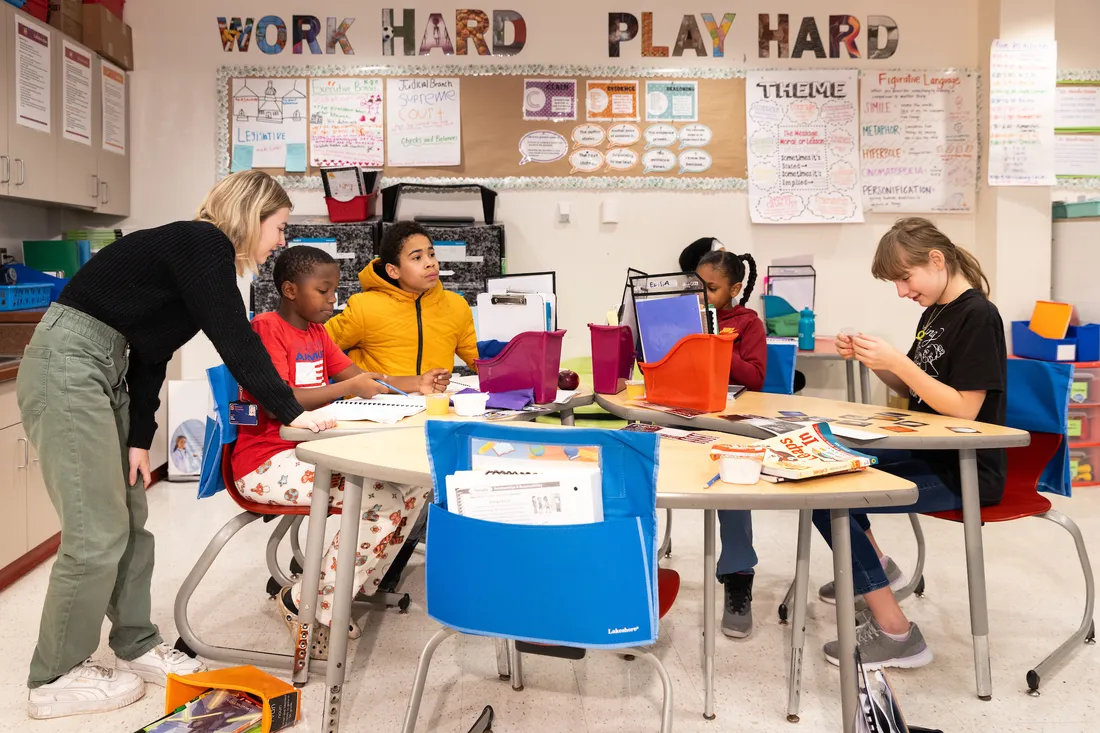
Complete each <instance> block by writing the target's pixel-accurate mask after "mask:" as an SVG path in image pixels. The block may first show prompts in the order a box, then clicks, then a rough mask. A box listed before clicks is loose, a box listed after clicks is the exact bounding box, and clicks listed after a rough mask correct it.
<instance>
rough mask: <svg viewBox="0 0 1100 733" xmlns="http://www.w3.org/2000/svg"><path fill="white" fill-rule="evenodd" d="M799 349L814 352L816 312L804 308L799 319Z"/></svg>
mask: <svg viewBox="0 0 1100 733" xmlns="http://www.w3.org/2000/svg"><path fill="white" fill-rule="evenodd" d="M798 349H799V351H813V350H814V312H813V311H812V310H810V309H809V308H804V309H803V310H802V314H801V316H799V318H798Z"/></svg>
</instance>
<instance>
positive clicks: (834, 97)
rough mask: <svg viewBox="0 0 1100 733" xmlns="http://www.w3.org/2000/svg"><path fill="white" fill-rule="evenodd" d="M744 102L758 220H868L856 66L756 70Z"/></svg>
mask: <svg viewBox="0 0 1100 733" xmlns="http://www.w3.org/2000/svg"><path fill="white" fill-rule="evenodd" d="M745 102H746V104H745V108H746V117H747V124H746V135H747V137H748V152H749V155H748V168H749V209H750V215H751V217H752V221H753V222H755V223H758V224H810V223H822V222H825V223H839V222H857V221H863V206H862V205H861V202H860V182H859V181H860V179H859V122H858V119H857V112H858V105H859V85H858V83H857V72H856V71H854V70H843V69H839V70H835V71H833V70H822V71H757V72H751V73H749V75H748V83H747V84H746V100H745Z"/></svg>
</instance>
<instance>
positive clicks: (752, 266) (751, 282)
mask: <svg viewBox="0 0 1100 733" xmlns="http://www.w3.org/2000/svg"><path fill="white" fill-rule="evenodd" d="M739 259H742V260H744V261H745V263H746V264H747V265H748V271H749V279H748V280H746V281H745V289H744V290H743V291H742V292H741V305H744V304H745V303H748V302H749V298H750V297H751V296H752V290H753V288H755V287H756V260H754V259H753V258H752V255H750V254H749V253H748V252H746V253H745V254H743V255H741V256H740V258H739Z"/></svg>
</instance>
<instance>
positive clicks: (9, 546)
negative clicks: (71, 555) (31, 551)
mask: <svg viewBox="0 0 1100 733" xmlns="http://www.w3.org/2000/svg"><path fill="white" fill-rule="evenodd" d="M29 461H30V445H29V443H28V442H27V436H26V435H25V434H24V433H23V425H22V423H18V424H16V425H12V426H11V427H10V428H4V429H3V430H0V506H3V507H4V516H5V517H7V521H5V522H4V531H3V532H0V568H2V567H4V566H6V565H9V564H10V563H12V562H14V561H15V560H17V559H19V558H20V557H22V556H23V555H24V554H26V552H27V549H28V547H27V464H28V462H29Z"/></svg>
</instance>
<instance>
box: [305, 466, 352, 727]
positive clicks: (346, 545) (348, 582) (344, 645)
mask: <svg viewBox="0 0 1100 733" xmlns="http://www.w3.org/2000/svg"><path fill="white" fill-rule="evenodd" d="M362 509H363V479H362V478H360V477H358V476H345V477H344V505H343V508H342V509H341V514H340V549H339V551H338V553H337V555H336V578H335V579H334V581H333V585H334V586H335V589H334V591H333V594H332V623H331V625H330V626H329V635H328V638H329V642H328V666H327V668H326V670H325V690H326V693H327V698H326V701H325V723H324V727H323V728H322V729H321V730H322V731H324V733H336V731H338V730H340V698H341V695H342V694H343V688H344V675H345V673H346V668H347V661H348V623H349V622H350V621H351V598H352V596H353V595H355V589H354V588H352V586H353V585H354V584H355V550H356V549H357V548H358V547H359V516H360V513H361V512H362ZM303 595H304V594H303Z"/></svg>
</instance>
